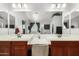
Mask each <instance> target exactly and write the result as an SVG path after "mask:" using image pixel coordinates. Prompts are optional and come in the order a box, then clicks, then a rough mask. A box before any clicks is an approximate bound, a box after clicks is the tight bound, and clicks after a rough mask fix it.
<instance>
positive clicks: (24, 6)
mask: <svg viewBox="0 0 79 59" xmlns="http://www.w3.org/2000/svg"><path fill="white" fill-rule="evenodd" d="M12 7H13V8H27V7H28V6H27V4H25V3H17V4H15V3H13V4H12Z"/></svg>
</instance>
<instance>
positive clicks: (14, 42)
mask: <svg viewBox="0 0 79 59" xmlns="http://www.w3.org/2000/svg"><path fill="white" fill-rule="evenodd" d="M26 44H27V42H26V41H13V42H12V45H26Z"/></svg>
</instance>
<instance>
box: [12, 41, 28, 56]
mask: <svg viewBox="0 0 79 59" xmlns="http://www.w3.org/2000/svg"><path fill="white" fill-rule="evenodd" d="M26 55H27V42H26V41H14V42H12V56H26Z"/></svg>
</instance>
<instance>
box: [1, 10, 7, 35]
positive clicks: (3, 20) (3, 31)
mask: <svg viewBox="0 0 79 59" xmlns="http://www.w3.org/2000/svg"><path fill="white" fill-rule="evenodd" d="M0 34H1V35H2V34H8V13H7V12H4V11H0Z"/></svg>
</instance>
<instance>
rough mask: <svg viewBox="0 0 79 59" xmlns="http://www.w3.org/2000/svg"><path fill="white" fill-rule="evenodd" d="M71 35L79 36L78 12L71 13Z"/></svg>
mask: <svg viewBox="0 0 79 59" xmlns="http://www.w3.org/2000/svg"><path fill="white" fill-rule="evenodd" d="M71 34H73V35H74V34H79V11H74V12H72V13H71Z"/></svg>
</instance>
